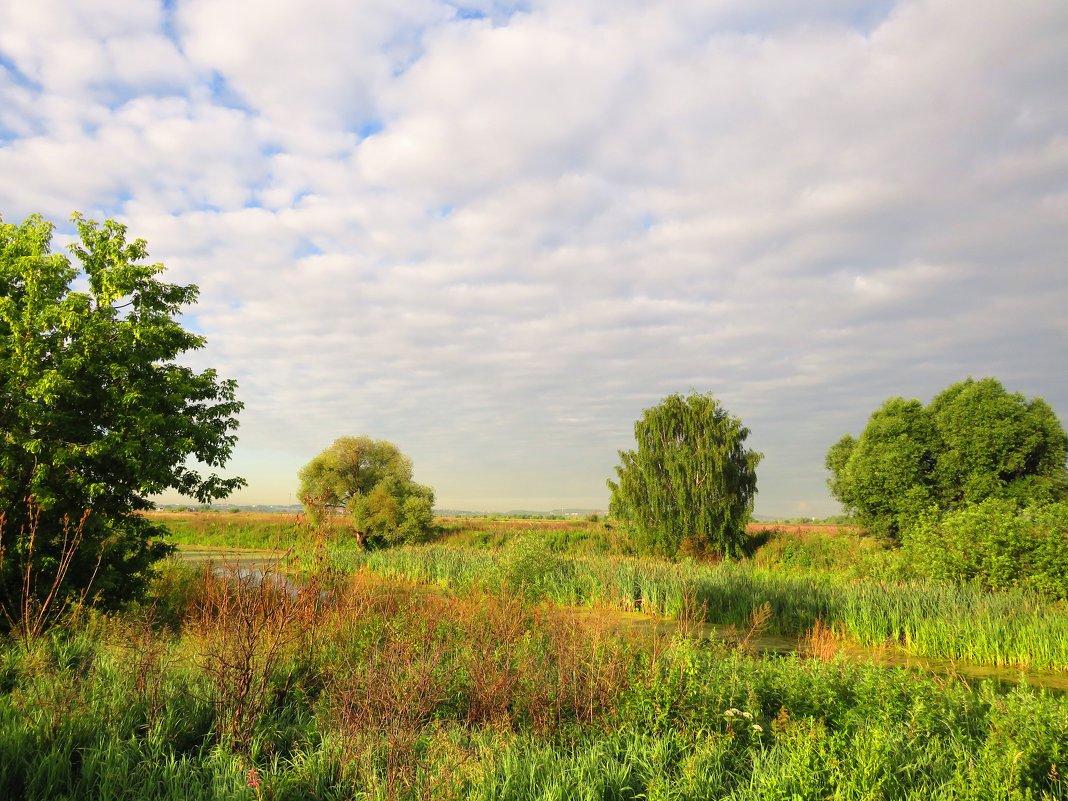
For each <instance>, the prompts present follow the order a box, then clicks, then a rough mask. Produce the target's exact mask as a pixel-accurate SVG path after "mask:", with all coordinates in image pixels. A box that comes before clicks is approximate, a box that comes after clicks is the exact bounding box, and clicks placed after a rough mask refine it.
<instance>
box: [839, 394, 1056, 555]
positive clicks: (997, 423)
mask: <svg viewBox="0 0 1068 801" xmlns="http://www.w3.org/2000/svg"><path fill="white" fill-rule="evenodd" d="M1066 457H1068V435H1066V434H1065V431H1064V428H1063V427H1062V426H1061V424H1060V421H1059V420H1058V419H1057V416H1056V415H1055V414H1054V413H1053V410H1052V409H1051V408H1050V407H1049V405H1048V404H1047V403H1046V402H1045V401H1044V400H1042V399H1041V398H1033V399H1031V400H1027V399H1026V398H1025V397H1024V396H1023V395H1022V394H1020V393H1018V392H1017V393H1010V392H1007V391H1006V390H1005V388H1004V387H1003V386H1002V385H1001V383H1000V382H999V381H998V380H997V379H994V378H984V379H981V380H978V381H976V380H973V379H971V378H969V379H967V380H965V381H961V382H959V383H957V384H954V385H952V386H950V387H948V388H947V389H945V390H943V391H942V392H941V393H940V394H939V395H938V396H936V397H935V398H934V399H933V400H932V401H931V403H930V404H928V405H927V406H926V407H925V406H923V404H921V403H920V401H918V400H905V399H903V398H891V399H889V400H887V401H886V402H885V403H884V404H883V405H882V407H880V408H879V409H877V410H876V411H875V412H874V413H873V414H872V416H871V418H870V419H869V421H868V425H867V427H866V428H865V429H864V432H863V433H862V434H861V435H860V437H859V438H857V439H854V438H853V437H852V436H850V435H846V436H845V437H843V438H842V439H841V440H839V441H838V442H837V443H836V444H835V445H833V446H832V447H831V449H830V451H829V452H828V454H827V461H826V465H827V469H828V470H830V471H831V477H830V479H829V481H828V484H829V486H830V488H831V492H832V494H833V495H834V496H835V497H836V498H837V499H838V500H839V501H840V502H841V503H842V505H843V506H844V507H845V508H846V509H847V510H849V511H852V512H853V513H854V514H856V516H857V518H858V520H859V522H860V523H861V524H862V525H863V526H865V528H867V529H868V530H870V531H872V532H873V533H875V534H878V535H880V536H882V537H884V538H887V539H890V540H897V539H899V538H900V536H901V533H902V531H904V530H905V529H906V528H907V527H908V526H909V525H911V524H912V523H913V522H914V521H916V520H917V519H919V517H920V515H921V514H924V513H926V512H928V511H930V510H932V509H934V510H937V511H939V512H951V511H955V510H957V509H960V508H963V507H965V506H968V505H972V504H977V503H979V502H981V501H984V500H986V499H987V498H1003V499H1007V500H1013V501H1015V502H1016V503H1018V504H1019V505H1021V506H1023V505H1028V504H1043V503H1049V502H1053V501H1057V500H1061V499H1065V498H1066V497H1068V468H1066Z"/></svg>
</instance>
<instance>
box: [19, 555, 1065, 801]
mask: <svg viewBox="0 0 1068 801" xmlns="http://www.w3.org/2000/svg"><path fill="white" fill-rule="evenodd" d="M314 578H315V581H317V582H319V583H318V584H315V585H311V586H310V587H308V588H306V589H305V590H303V591H299V592H297V593H296V594H295V595H294V594H293V593H287V592H284V591H279V587H278V585H277V584H273V583H272V582H253V581H244V580H240V579H239V578H237V577H235V578H233V579H230V578H227V577H226V576H218V575H215V574H208V573H203V572H200V573H197V572H195V571H194V570H193V569H191V568H189V567H183V566H178V565H174V566H171V567H169V568H168V575H167V576H166V577H165V579H166V580H165V581H162V582H161V583H160V585H158V592H157V594H156V598H155V600H154V602H153V603H149V604H147V605H146V606H144V607H142V608H141V609H140V610H131V611H129V612H127V613H124V614H123V615H114V616H102V615H93V614H90V615H83V616H82V617H81V618H80V619H79V620H74V621H71V622H70V623H69V624H68V625H67V626H66V627H65V628H63V629H58V630H54V631H52V632H51V633H49V634H47V635H43V636H41V637H38V638H35V639H33V640H31V641H28V642H26V643H17V642H14V641H8V642H5V643H4V644H3V646H2V647H0V786H2V787H4V788H5V790H6V791H7V795H6V797H11V798H29V799H37V798H59V797H63V798H69V799H82V798H94V799H95V798H130V797H136V798H147V799H155V798H175V799H177V798H182V799H209V798H211V799H215V798H234V799H243V798H247V799H252V798H256V797H262V798H272V799H297V798H301V799H304V798H311V797H314V798H336V799H342V798H359V799H364V798H367V799H371V798H381V799H393V798H405V799H408V798H411V799H415V798H438V799H460V798H476V799H535V798H537V799H545V798H561V799H564V798H568V799H570V798H580V799H581V798H598V799H601V798H623V799H638V798H645V799H680V800H681V799H697V798H709V797H712V798H731V799H768V798H842V799H846V798H858V799H859V798H884V799H899V798H900V799H905V798H930V799H943V798H944V799H961V798H973V799H987V798H1006V799H1008V798H1012V799H1035V800H1036V801H1040V800H1041V799H1055V798H1065V797H1068V785H1066V783H1065V781H1064V779H1063V772H1064V770H1065V768H1066V767H1068V699H1065V698H1064V697H1059V696H1052V695H1048V694H1043V693H1040V692H1035V691H1033V690H1030V689H1027V688H1020V689H1017V690H1014V691H1012V692H1011V693H1008V694H1000V693H999V692H997V691H996V690H995V688H994V686H993V685H990V684H986V685H982V686H981V687H978V688H971V687H968V686H966V685H963V684H960V683H956V682H953V681H938V680H931V679H924V678H920V677H917V676H915V675H913V674H910V673H908V672H905V671H900V670H886V669H881V668H876V667H872V666H864V665H854V664H849V663H846V662H841V661H831V662H829V663H823V662H819V661H816V660H803V659H800V658H796V657H790V658H783V659H759V658H755V657H752V656H750V655H747V654H745V653H743V652H741V651H737V650H730V649H726V648H724V647H723V646H722V645H718V644H716V643H714V642H711V641H708V640H705V639H700V638H698V639H694V638H686V637H681V636H667V635H661V636H656V637H651V638H639V639H635V638H631V637H626V636H623V635H619V634H614V633H613V632H612V631H611V630H610V628H608V627H607V626H606V625H604V624H603V622H602V621H599V620H598V618H596V617H588V616H587V617H582V616H578V615H575V614H573V613H571V612H569V611H567V610H562V609H556V608H550V607H544V606H539V605H536V604H533V603H531V602H530V601H529V600H526V599H524V598H523V597H521V596H517V595H516V594H514V593H513V594H490V595H482V594H478V593H474V592H471V593H464V594H461V595H457V596H449V595H443V594H437V593H425V592H424V593H420V592H418V591H412V590H409V591H404V590H403V588H398V587H396V586H395V585H390V584H384V583H383V582H381V581H380V580H378V579H376V578H374V577H373V576H371V575H369V574H367V573H364V572H355V573H350V574H348V575H345V576H339V575H337V574H322V575H319V576H316V577H314ZM250 676H251V679H252V682H253V686H255V687H256V688H259V689H257V695H258V698H259V699H260V700H259V701H257V702H256V703H254V704H252V705H250V706H247V707H246V708H245V711H244V712H243V713H241V715H239V716H238V717H237V718H235V717H234V713H233V710H234V708H235V707H234V705H235V703H237V702H238V701H239V700H240V699H241V698H246V699H247V698H248V694H249V693H248V688H249V683H248V680H249V677H250ZM261 681H262V684H260V683H259V682H261ZM235 720H237V723H236V725H235ZM252 768H255V769H256V770H257V771H258V774H259V775H260V776H261V777H262V781H263V784H262V786H261V787H259V788H258V790H259V795H257V793H256V792H255V791H254V790H253V789H252V788H250V787H248V786H247V785H246V781H247V777H248V771H249V770H250V769H252Z"/></svg>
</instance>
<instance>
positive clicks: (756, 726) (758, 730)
mask: <svg viewBox="0 0 1068 801" xmlns="http://www.w3.org/2000/svg"><path fill="white" fill-rule="evenodd" d="M753 731H755V732H756V733H757V734H760V733H761V732H763V731H764V727H763V726H761V725H760V724H759V723H754V724H753Z"/></svg>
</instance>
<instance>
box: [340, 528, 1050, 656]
mask: <svg viewBox="0 0 1068 801" xmlns="http://www.w3.org/2000/svg"><path fill="white" fill-rule="evenodd" d="M758 553H759V552H758ZM358 561H359V563H361V564H364V565H366V567H367V568H368V569H370V570H372V571H374V572H376V573H378V574H380V575H383V576H388V577H397V578H405V579H409V580H413V581H418V582H422V583H427V584H435V585H438V586H441V587H445V588H449V589H453V590H456V591H460V592H467V591H471V590H489V591H499V590H505V589H507V590H510V591H513V592H519V593H521V594H523V595H525V596H526V597H528V598H530V599H532V600H547V601H551V602H553V603H556V604H559V605H592V606H597V605H602V606H609V607H612V608H616V609H621V610H625V611H631V610H641V611H646V612H653V613H657V614H662V615H667V616H671V617H675V616H678V615H679V613H680V612H681V611H682V610H683V609H684V607H685V606H686V605H687V604H690V603H696V604H697V605H698V606H700V607H703V608H704V609H705V610H706V616H707V620H708V622H709V623H713V624H718V625H731V626H736V627H743V626H745V625H746V624H747V622H748V620H749V618H750V616H751V615H752V614H753V613H754V611H755V610H757V609H759V608H761V607H762V606H764V605H765V604H767V605H768V606H769V607H770V609H771V618H770V621H769V626H770V630H772V631H775V632H778V633H781V634H786V635H793V636H800V635H803V634H804V633H805V632H807V631H809V630H811V629H812V628H813V627H814V626H815V625H816V624H817V623H820V624H821V625H826V626H828V627H830V628H831V629H832V630H834V631H836V632H839V633H840V634H842V635H843V636H845V637H848V638H849V639H851V640H852V641H854V642H856V643H858V644H860V645H864V646H878V645H884V644H892V645H895V646H901V647H903V648H904V649H905V650H906V651H908V652H909V653H913V654H916V655H920V656H925V657H932V658H938V659H956V660H966V661H969V662H973V663H975V664H980V665H995V666H1012V667H1025V668H1032V669H1039V670H1064V669H1068V610H1066V608H1065V606H1064V604H1063V603H1060V604H1057V603H1049V602H1047V601H1045V600H1044V599H1042V598H1041V597H1039V596H1036V595H1034V594H1031V593H1027V592H1025V591H1012V592H1003V593H988V592H984V591H982V590H981V589H979V588H976V587H971V586H963V587H954V586H949V585H942V584H936V583H932V582H926V581H908V582H886V581H875V580H871V579H849V578H846V577H843V576H840V575H834V574H832V573H830V572H821V571H812V572H803V571H798V570H794V569H790V568H785V569H784V568H775V569H773V568H769V567H761V566H759V562H758V561H756V560H754V561H753V562H750V563H742V564H737V563H723V564H718V565H703V564H697V563H693V562H684V563H672V562H666V561H661V560H656V559H649V558H628V557H565V556H561V555H559V554H557V553H554V552H553V551H552V550H551V547H550V546H549V545H548V544H547V543H545V542H544V541H543V540H539V539H536V538H531V537H528V538H519V539H515V540H512V542H511V544H510V545H509V546H507V547H505V548H503V549H501V550H498V551H493V550H484V549H483V550H480V549H472V548H458V547H453V546H448V545H431V546H419V547H408V548H398V549H394V550H389V551H377V552H373V553H371V554H368V555H364V556H361V557H359V559H358Z"/></svg>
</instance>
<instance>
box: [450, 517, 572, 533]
mask: <svg viewBox="0 0 1068 801" xmlns="http://www.w3.org/2000/svg"><path fill="white" fill-rule="evenodd" d="M436 522H437V524H438V525H440V526H444V527H445V528H447V529H452V530H458V529H462V530H464V531H486V532H491V533H496V532H523V531H584V530H585V529H588V528H589V527H590V525H591V522H590V521H589V520H586V519H584V518H580V517H576V518H569V519H567V520H536V519H530V520H519V519H511V518H508V519H505V518H494V517H439V518H436Z"/></svg>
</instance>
